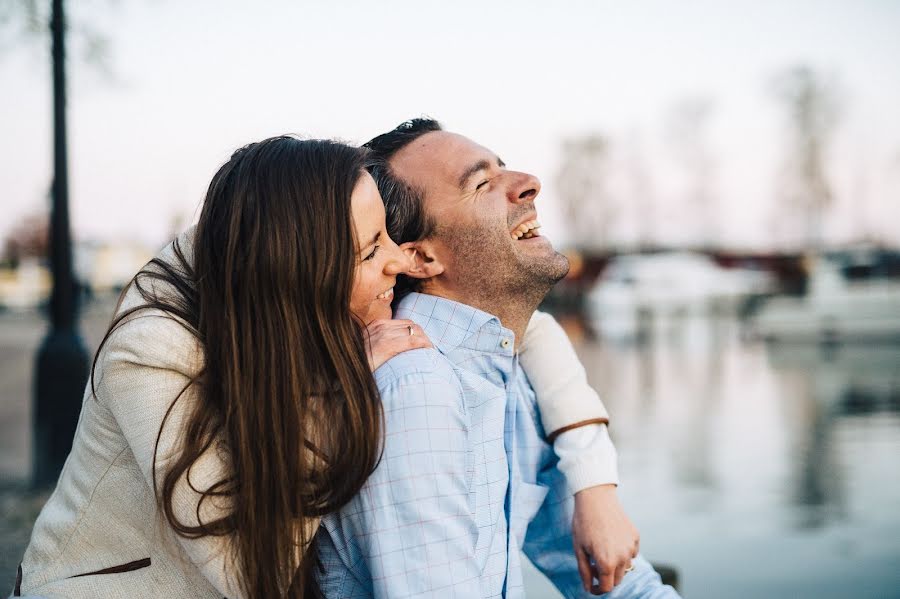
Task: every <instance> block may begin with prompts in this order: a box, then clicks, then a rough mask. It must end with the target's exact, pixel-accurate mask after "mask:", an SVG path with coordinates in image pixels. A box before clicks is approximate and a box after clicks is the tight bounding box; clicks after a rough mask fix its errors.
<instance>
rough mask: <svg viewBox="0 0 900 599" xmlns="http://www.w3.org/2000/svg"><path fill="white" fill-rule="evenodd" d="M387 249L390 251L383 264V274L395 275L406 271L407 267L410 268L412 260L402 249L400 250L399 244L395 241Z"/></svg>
mask: <svg viewBox="0 0 900 599" xmlns="http://www.w3.org/2000/svg"><path fill="white" fill-rule="evenodd" d="M388 251H389V252H390V256H389V257H388V260H387V262H386V263H385V265H384V274H386V275H390V276H397V275H399V274H403V273H405V272H408V271H409V269H410V268H412V260H411V259H410V258H409V257H408V256H407V255H406V254H405V253H403V250H401V249H400V246H398V245H397V244H396V243H391V247H390V248H388Z"/></svg>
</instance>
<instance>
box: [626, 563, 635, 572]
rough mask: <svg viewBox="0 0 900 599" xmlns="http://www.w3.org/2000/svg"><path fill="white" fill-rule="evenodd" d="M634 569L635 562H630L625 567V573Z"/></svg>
mask: <svg viewBox="0 0 900 599" xmlns="http://www.w3.org/2000/svg"><path fill="white" fill-rule="evenodd" d="M632 570H634V564H630V565H629V566H628V567H627V568H625V573H626V574H628V573H629V572H631V571H632Z"/></svg>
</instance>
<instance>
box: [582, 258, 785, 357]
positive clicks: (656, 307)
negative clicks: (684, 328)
mask: <svg viewBox="0 0 900 599" xmlns="http://www.w3.org/2000/svg"><path fill="white" fill-rule="evenodd" d="M771 288H772V277H771V276H770V275H769V274H768V273H765V272H761V271H754V270H748V269H726V268H722V267H721V266H719V265H718V264H716V263H715V261H714V260H712V258H710V257H708V256H705V255H703V254H696V253H691V252H670V253H665V254H652V255H640V254H634V255H623V256H617V257H615V258H613V259H612V261H611V262H610V263H609V265H608V266H607V267H606V269H605V270H604V272H603V276H602V277H601V278H600V279H599V280H598V281H597V283H596V284H595V285H594V287H593V288H592V289H591V291H590V292H589V293H588V295H587V312H588V320H589V322H590V323H591V326H592V327H593V328H594V330H595V331H596V332H597V333H599V334H600V335H601V336H602V337H604V338H609V339H622V340H628V339H634V338H639V337H641V336H643V335H644V334H646V333H651V332H652V331H651V329H652V330H659V329H660V328H663V329H667V328H672V327H675V326H679V325H680V324H682V323H684V322H685V321H686V320H687V319H690V318H692V317H707V316H710V315H712V314H721V313H726V314H734V313H736V312H737V310H738V308H739V307H740V305H741V303H742V302H743V301H744V300H745V299H746V298H747V297H749V296H750V295H754V294H761V293H767V292H769V291H770V290H771Z"/></svg>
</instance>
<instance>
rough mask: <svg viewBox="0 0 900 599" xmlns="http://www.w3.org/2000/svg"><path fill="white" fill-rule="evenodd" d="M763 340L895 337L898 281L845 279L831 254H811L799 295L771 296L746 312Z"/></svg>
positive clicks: (899, 330) (899, 313)
mask: <svg viewBox="0 0 900 599" xmlns="http://www.w3.org/2000/svg"><path fill="white" fill-rule="evenodd" d="M749 324H750V330H751V331H753V332H754V333H755V334H756V335H758V336H761V337H763V338H765V339H768V340H785V341H802V342H810V341H812V342H816V341H853V340H858V341H868V340H879V339H880V340H900V282H898V281H896V280H892V279H889V278H886V277H873V278H868V279H863V280H853V281H850V280H848V279H847V278H846V277H845V275H844V272H843V269H842V266H841V264H840V263H839V262H837V261H835V260H834V259H833V258H825V257H821V258H818V259H816V260H814V262H813V264H812V266H811V270H810V276H809V283H808V285H807V293H806V295H805V296H803V297H772V298H770V299H768V300H767V301H766V302H765V303H764V304H763V305H762V306H761V308H760V309H759V311H758V312H757V313H756V314H755V315H754V316H752V317H751V318H750V323H749Z"/></svg>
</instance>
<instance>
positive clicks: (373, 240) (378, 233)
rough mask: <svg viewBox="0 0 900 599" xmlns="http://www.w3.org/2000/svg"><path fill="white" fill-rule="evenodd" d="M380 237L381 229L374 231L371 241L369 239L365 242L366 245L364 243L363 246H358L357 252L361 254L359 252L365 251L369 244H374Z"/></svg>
mask: <svg viewBox="0 0 900 599" xmlns="http://www.w3.org/2000/svg"><path fill="white" fill-rule="evenodd" d="M380 237H381V231H379V232H377V233H375V237H373V238H372V241H370V242H369V243H367V244H366V245H364V246H362V247H361V248H359V253H360V254H361V253H363V252H364V251H366V249H368V248H369V246H372V245H375V243H376V242H377V241H378V239H379V238H380Z"/></svg>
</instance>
